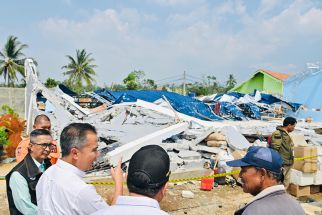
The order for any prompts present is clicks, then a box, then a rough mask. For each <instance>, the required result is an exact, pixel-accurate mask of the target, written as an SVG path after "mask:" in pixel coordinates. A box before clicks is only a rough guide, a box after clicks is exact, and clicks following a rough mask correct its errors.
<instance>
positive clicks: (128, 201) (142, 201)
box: [116, 196, 160, 209]
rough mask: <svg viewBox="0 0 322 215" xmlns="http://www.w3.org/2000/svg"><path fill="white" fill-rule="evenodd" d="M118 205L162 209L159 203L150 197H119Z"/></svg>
mask: <svg viewBox="0 0 322 215" xmlns="http://www.w3.org/2000/svg"><path fill="white" fill-rule="evenodd" d="M116 205H131V206H146V207H153V208H158V209H160V206H159V203H158V201H157V200H155V199H152V198H149V197H136V196H119V197H118V198H117V201H116Z"/></svg>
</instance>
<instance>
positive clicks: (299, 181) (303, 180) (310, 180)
mask: <svg viewBox="0 0 322 215" xmlns="http://www.w3.org/2000/svg"><path fill="white" fill-rule="evenodd" d="M290 171H291V173H290V174H291V178H290V182H291V183H292V184H295V185H300V186H307V185H313V184H314V176H315V174H314V173H304V172H301V171H298V170H296V169H291V170H290Z"/></svg>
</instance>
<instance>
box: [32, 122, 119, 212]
mask: <svg viewBox="0 0 322 215" xmlns="http://www.w3.org/2000/svg"><path fill="white" fill-rule="evenodd" d="M60 144H61V149H62V158H61V159H59V160H58V162H57V163H56V165H54V166H52V167H51V168H49V169H48V170H47V171H46V173H45V174H43V175H42V177H41V178H40V180H39V182H38V184H37V187H36V192H37V203H38V210H39V214H45V215H49V214H50V215H60V214H62V215H63V214H64V215H65V214H69V215H72V214H80V215H83V214H84V215H85V214H91V213H93V212H95V211H97V210H100V209H103V208H108V207H109V206H108V205H107V203H106V202H105V201H104V199H102V197H101V196H100V195H98V193H97V192H96V190H95V187H94V186H93V185H89V184H86V183H85V182H84V181H83V180H82V178H83V177H84V176H85V171H86V170H89V169H91V168H92V165H93V162H94V161H95V160H96V158H97V156H98V151H97V148H98V143H97V133H96V129H95V128H94V127H93V126H92V125H90V124H88V123H72V124H70V125H68V126H67V127H65V128H64V129H63V131H62V133H61V135H60ZM112 177H113V179H114V181H115V193H114V200H113V201H116V199H117V197H118V196H119V195H121V194H122V192H123V175H122V170H121V161H119V165H118V166H117V168H116V169H115V170H114V169H113V168H112Z"/></svg>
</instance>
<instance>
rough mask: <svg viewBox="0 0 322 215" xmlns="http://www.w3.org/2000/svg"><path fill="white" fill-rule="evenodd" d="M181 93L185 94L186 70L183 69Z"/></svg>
mask: <svg viewBox="0 0 322 215" xmlns="http://www.w3.org/2000/svg"><path fill="white" fill-rule="evenodd" d="M182 88H183V89H182V94H183V95H184V96H185V95H186V71H183V84H182Z"/></svg>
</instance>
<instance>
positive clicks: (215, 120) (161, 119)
mask: <svg viewBox="0 0 322 215" xmlns="http://www.w3.org/2000/svg"><path fill="white" fill-rule="evenodd" d="M25 68H26V75H27V77H26V82H27V87H26V112H27V115H26V119H27V122H28V124H27V132H29V131H30V129H31V123H32V120H33V119H34V117H35V116H36V115H38V114H41V113H43V112H44V111H45V112H46V114H47V115H48V116H49V117H50V119H51V121H52V125H53V128H52V130H53V134H54V136H55V137H56V138H57V137H58V136H59V133H60V131H61V130H62V129H63V128H64V127H65V126H66V125H67V124H69V123H71V122H87V123H90V124H92V125H94V126H95V127H96V128H97V131H98V136H99V150H100V152H101V153H100V154H101V156H100V157H99V158H98V160H97V162H96V163H95V165H94V170H93V171H94V173H95V174H98V173H97V172H100V173H102V174H106V173H108V172H109V171H108V170H109V168H110V167H111V166H114V165H116V164H117V161H118V160H119V158H121V157H122V159H123V165H124V166H126V165H127V162H128V161H129V159H130V158H131V156H132V155H133V154H134V152H135V151H137V150H138V149H139V148H141V147H142V146H145V145H150V144H157V145H160V146H162V147H163V148H164V149H165V150H166V151H167V152H168V153H169V156H170V159H171V171H172V172H182V171H188V170H194V169H199V170H200V169H205V168H208V170H209V169H210V170H212V169H214V168H216V167H217V168H218V169H219V170H220V171H221V172H230V171H232V170H233V169H232V168H231V167H228V166H227V165H226V161H229V160H233V159H236V158H240V157H242V156H243V154H245V152H246V150H247V149H248V148H249V147H250V146H252V145H261V146H266V145H267V142H266V138H267V135H268V134H270V133H272V132H273V131H274V130H275V127H276V125H277V124H278V123H280V122H273V121H270V122H263V121H249V122H247V123H245V122H243V123H240V124H238V122H232V121H222V120H221V118H220V117H218V116H217V115H216V114H215V113H213V112H212V111H211V109H209V106H207V105H205V104H204V103H202V102H201V101H198V100H196V99H192V98H186V97H184V98H183V97H182V96H176V95H175V97H173V96H174V95H172V94H170V93H169V94H166V95H163V94H161V93H160V92H158V93H154V94H153V95H151V94H144V95H140V94H138V92H134V93H133V92H132V93H133V94H131V92H126V93H123V94H119V95H117V94H116V93H115V92H114V93H113V92H111V91H108V92H107V93H108V94H109V95H110V96H105V97H104V96H103V95H102V94H101V95H100V94H98V93H88V96H90V97H91V98H92V99H93V100H96V101H97V102H96V103H97V104H100V105H101V106H100V107H98V108H92V109H88V108H85V107H84V106H81V105H79V103H77V102H76V101H75V98H74V97H73V96H72V95H69V94H68V93H66V91H65V90H62V89H61V88H56V89H55V90H49V89H47V88H46V87H45V86H44V85H43V84H42V83H41V82H40V81H39V80H38V75H37V69H36V67H35V65H34V64H33V62H32V60H30V59H27V60H26V62H25ZM104 92H105V93H106V91H104ZM39 93H40V94H41V95H42V96H43V97H44V98H45V100H46V101H45V103H46V107H44V108H42V109H40V108H39V105H38V100H37V95H39ZM143 97H144V98H151V97H153V101H152V100H151V101H143V100H141V98H142V99H143ZM224 97H225V96H221V97H220V98H221V99H223V98H224ZM256 97H258V95H257V96H256V95H255V97H254V98H256ZM217 98H219V97H217ZM242 98H243V99H244V100H245V99H246V98H247V96H246V95H244V96H243V97H242ZM261 98H263V95H262V97H261ZM248 99H249V100H250V99H252V98H250V97H249V96H248ZM146 100H148V99H146ZM179 100H180V102H179ZM240 100H241V98H240V99H239V101H240ZM262 100H263V99H262ZM257 101H260V100H258V99H257ZM181 102H185V103H181ZM183 104H184V105H183ZM256 104H257V105H258V103H256ZM190 105H191V106H190ZM49 107H50V108H49ZM263 107H264V106H263ZM265 107H268V106H265ZM255 115H256V114H255ZM255 118H256V117H255ZM312 125H313V124H312ZM305 126H306V124H303V125H300V126H299V127H298V131H300V132H301V133H304V134H305V135H306V136H305V137H304V136H303V138H304V141H305V142H306V143H309V144H310V145H312V146H313V145H314V146H315V147H321V146H320V145H321V144H322V141H321V135H320V134H317V133H315V132H314V130H313V129H316V128H318V126H317V127H313V126H311V127H305ZM237 127H238V128H237ZM321 127H322V126H321ZM295 139H296V138H295ZM319 150H320V149H319ZM317 166H319V168H321V166H322V165H321V161H320V160H319V161H318V162H317ZM320 170H321V169H319V170H317V171H320ZM94 173H92V174H94ZM317 174H320V173H317ZM321 178H322V177H321ZM300 185H301V184H300Z"/></svg>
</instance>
